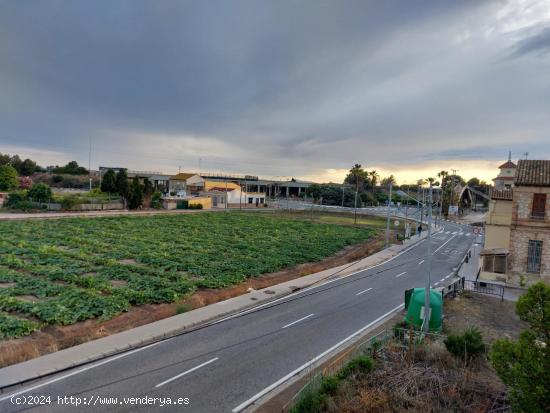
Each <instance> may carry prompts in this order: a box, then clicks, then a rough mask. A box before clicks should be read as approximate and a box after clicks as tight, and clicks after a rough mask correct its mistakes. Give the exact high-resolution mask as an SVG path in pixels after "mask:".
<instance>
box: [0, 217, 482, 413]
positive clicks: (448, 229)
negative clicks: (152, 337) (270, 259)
mask: <svg viewBox="0 0 550 413" xmlns="http://www.w3.org/2000/svg"><path fill="white" fill-rule="evenodd" d="M473 240H474V236H473V234H471V229H470V228H469V227H466V226H460V225H457V224H452V223H444V226H443V231H441V232H439V233H437V234H435V236H434V238H433V240H432V252H433V255H432V258H433V260H432V263H433V267H432V285H433V284H435V283H437V284H438V286H442V285H444V284H447V283H448V282H450V281H451V278H452V277H450V276H449V275H450V274H451V273H452V271H453V269H454V268H456V267H457V266H458V265H459V262H460V260H461V259H462V257H463V256H464V254H465V253H466V251H467V250H468V249H469V247H470V246H471V244H472V242H473ZM427 244H428V242H427V241H422V242H420V243H418V244H415V245H414V246H412V247H410V248H409V249H408V250H405V252H403V253H401V254H400V255H398V256H396V257H395V258H393V259H392V260H390V261H388V262H386V263H383V264H381V265H379V266H376V267H373V268H370V269H367V270H364V271H360V272H358V273H355V274H352V275H350V276H348V277H345V278H339V279H337V280H335V281H332V282H330V283H328V284H324V285H320V286H317V287H314V288H311V289H305V290H303V291H299V292H297V293H295V294H293V295H291V296H287V297H284V298H282V299H280V300H277V301H276V302H273V303H270V304H269V305H266V306H263V307H261V309H258V310H255V311H253V312H249V313H246V314H243V315H240V316H238V317H234V318H229V319H227V320H225V321H222V322H220V323H217V324H215V325H212V326H209V327H207V328H204V329H201V330H197V331H194V332H190V333H188V334H185V335H182V336H179V337H175V338H172V339H169V340H167V341H164V342H161V343H157V344H154V345H152V346H150V347H147V348H144V349H141V350H138V351H134V352H129V353H127V354H123V355H122V356H116V357H114V358H111V359H107V360H105V361H101V362H96V363H94V364H92V365H89V366H87V367H84V368H80V369H78V370H74V371H69V372H65V373H63V374H60V375H58V376H52V377H50V378H48V379H44V380H42V381H38V382H36V383H33V384H30V385H28V386H26V388H22V389H17V390H14V391H13V392H17V393H20V394H18V395H17V396H15V397H14V398H10V396H11V394H10V393H8V394H6V395H2V396H0V411H2V412H16V411H25V410H31V411H40V412H63V411H71V412H76V411H79V412H80V411H86V410H88V411H102V412H103V411H106V412H107V411H110V412H114V411H117V412H134V411H163V412H176V411H178V412H181V411H188V412H201V413H202V412H208V413H210V412H231V411H240V409H242V408H245V407H246V406H247V404H248V403H249V402H251V401H253V400H254V399H255V398H256V397H257V396H258V395H261V394H262V392H264V391H265V390H266V389H269V388H270V387H271V386H273V385H274V384H276V383H277V382H278V381H280V380H281V379H283V378H284V377H285V376H287V375H289V374H290V373H292V372H293V371H294V370H296V369H297V368H299V367H300V366H302V365H304V364H306V363H308V362H310V361H311V360H312V359H314V358H316V357H318V356H320V355H322V354H323V353H324V352H326V351H327V350H328V349H330V348H331V347H333V346H335V345H336V344H338V343H339V342H341V341H342V340H344V339H345V338H347V337H349V336H350V335H352V334H353V333H355V332H357V331H358V330H360V329H362V328H364V327H365V326H367V325H369V324H371V323H372V322H373V321H374V320H376V319H378V318H379V317H381V316H383V315H384V314H386V313H388V312H389V311H391V310H393V309H395V308H396V307H397V306H399V305H400V304H402V302H403V295H404V290H406V289H408V288H412V287H423V286H424V283H425V278H426V270H427V267H426V265H427V262H426V257H427ZM297 247H298V246H297ZM445 277H447V278H445ZM48 396H49V397H50V399H49V400H48V399H47V397H48ZM64 396H67V399H63V397H64ZM70 396H73V397H74V398H73V401H74V403H76V401H77V400H78V399H76V397H78V398H80V399H79V400H80V403H82V404H81V405H79V406H76V405H74V403H73V404H68V403H69V402H70V400H69V399H68V397H70ZM58 397H60V398H61V399H58ZM124 397H126V398H131V397H139V398H142V399H141V400H140V401H141V402H144V401H145V399H144V397H150V398H154V397H156V398H171V400H172V401H178V402H181V403H182V404H179V405H166V404H165V405H164V407H162V408H161V406H160V404H159V403H161V401H160V399H158V400H156V404H155V405H152V404H147V405H135V404H133V405H129V404H125V400H124V399H123V398H124ZM115 398H116V399H115ZM178 398H182V399H183V400H177V399H178ZM185 398H187V399H188V404H186V400H185ZM108 399H110V400H109V403H111V404H110V405H102V403H106V402H107V400H108ZM84 400H86V402H84ZM15 401H18V402H20V403H23V402H25V404H19V405H16V404H14V402H15ZM29 401H32V402H34V403H35V404H36V403H39V402H42V403H45V404H43V405H38V406H36V405H28V402H29ZM59 401H61V402H64V403H62V404H59ZM164 401H165V402H166V399H164ZM136 402H137V401H136ZM84 403H88V405H84ZM94 403H95V406H94V405H93V404H94ZM113 403H114V404H113ZM90 404H91V405H90Z"/></svg>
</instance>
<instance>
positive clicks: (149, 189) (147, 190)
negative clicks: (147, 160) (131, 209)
mask: <svg viewBox="0 0 550 413" xmlns="http://www.w3.org/2000/svg"><path fill="white" fill-rule="evenodd" d="M152 193H153V184H152V183H151V181H150V180H149V178H144V179H143V195H144V196H146V197H149V196H151V194H152Z"/></svg>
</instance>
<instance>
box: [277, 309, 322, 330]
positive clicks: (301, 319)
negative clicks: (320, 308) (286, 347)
mask: <svg viewBox="0 0 550 413" xmlns="http://www.w3.org/2000/svg"><path fill="white" fill-rule="evenodd" d="M314 315H315V314H313V313H311V314H310V315H306V316H305V317H302V318H300V319H298V320H296V321H293V322H292V323H288V324H287V325H284V326H283V327H282V328H287V327H290V326H293V325H294V324H296V323H299V322H300V321H304V320H305V319H306V318H309V317H313V316H314Z"/></svg>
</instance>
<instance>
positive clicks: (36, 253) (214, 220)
mask: <svg viewBox="0 0 550 413" xmlns="http://www.w3.org/2000/svg"><path fill="white" fill-rule="evenodd" d="M0 233H1V234H2V237H1V238H0V311H3V312H7V313H12V315H14V314H17V315H18V316H23V317H27V318H32V319H36V320H39V321H40V322H42V323H49V324H71V323H74V322H76V321H81V320H86V319H89V318H96V317H98V318H101V319H107V318H110V317H112V316H114V315H116V314H118V313H119V312H121V311H125V310H127V309H128V308H129V307H130V306H132V305H139V304H146V303H166V302H174V301H177V300H179V299H181V298H183V297H186V296H188V295H189V294H191V293H193V292H194V291H195V290H196V289H197V288H201V287H207V288H222V287H226V286H230V285H232V284H235V283H239V282H241V281H244V280H246V279H247V278H249V277H254V276H258V275H260V274H263V273H267V272H273V271H278V270H280V269H282V268H285V267H289V266H292V265H296V264H299V263H303V262H310V261H318V260H321V259H323V258H325V257H327V256H330V255H332V254H334V253H336V252H337V251H339V250H341V249H342V248H343V247H345V246H346V245H350V244H354V243H359V242H363V241H366V240H367V239H369V238H370V237H371V236H373V234H374V233H375V231H374V230H373V229H369V228H353V227H347V226H339V225H328V224H318V223H313V222H308V221H304V220H298V219H284V218H278V217H274V216H269V215H263V214H251V213H239V212H232V213H230V214H223V213H203V214H193V215H157V216H149V217H139V216H133V217H132V216H125V217H117V218H94V219H86V218H70V219H56V220H30V221H17V222H14V221H1V222H0ZM29 296H31V297H34V298H33V299H32V300H29V299H28V297H29ZM3 319H4V318H3ZM10 322H11V323H12V324H13V323H16V322H14V321H13V320H12V321H10ZM1 328H4V327H1ZM2 331H4V330H2ZM25 331H27V332H30V331H32V330H31V329H30V327H28V326H27V327H26V328H23V327H21V328H19V330H18V332H17V334H23V333H24V332H25ZM2 334H4V336H7V335H6V333H2ZM12 336H13V335H12Z"/></svg>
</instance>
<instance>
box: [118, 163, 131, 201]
mask: <svg viewBox="0 0 550 413" xmlns="http://www.w3.org/2000/svg"><path fill="white" fill-rule="evenodd" d="M129 190H130V187H129V185H128V174H127V173H126V169H121V170H120V171H118V173H117V174H116V192H118V194H119V195H120V196H121V197H122V199H123V200H124V202H126V201H127V200H128V193H129Z"/></svg>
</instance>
